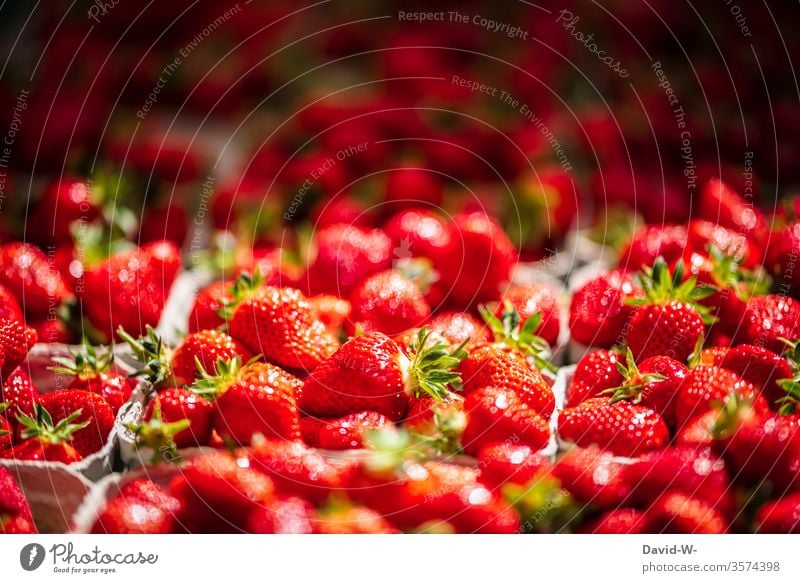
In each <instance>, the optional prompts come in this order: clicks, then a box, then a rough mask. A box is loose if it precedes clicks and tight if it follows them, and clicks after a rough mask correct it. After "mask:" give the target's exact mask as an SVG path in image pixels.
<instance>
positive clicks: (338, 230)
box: [303, 225, 392, 297]
mask: <svg viewBox="0 0 800 583" xmlns="http://www.w3.org/2000/svg"><path fill="white" fill-rule="evenodd" d="M391 247H392V244H391V241H390V240H389V237H388V236H387V235H386V233H384V232H383V231H382V230H380V229H364V228H361V227H356V226H349V225H333V226H331V227H326V228H324V229H320V230H319V231H318V232H317V233H316V248H317V249H316V254H315V255H314V256H313V259H311V260H310V262H309V265H308V269H307V271H306V274H305V277H304V278H303V281H304V285H305V286H306V287H307V291H308V292H309V293H311V294H321V293H327V294H336V295H339V296H344V297H346V296H348V295H349V294H350V292H351V291H352V290H353V288H354V287H355V285H356V284H357V283H358V282H359V281H361V280H362V279H364V278H365V277H367V276H369V275H372V274H373V273H378V272H379V271H383V270H385V269H388V268H389V267H390V266H391Z"/></svg>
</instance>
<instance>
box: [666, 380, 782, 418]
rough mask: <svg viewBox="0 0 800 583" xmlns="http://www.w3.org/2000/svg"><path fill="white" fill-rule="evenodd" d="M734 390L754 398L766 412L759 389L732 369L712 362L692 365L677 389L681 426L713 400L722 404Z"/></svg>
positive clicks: (708, 405)
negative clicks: (711, 363) (693, 366)
mask: <svg viewBox="0 0 800 583" xmlns="http://www.w3.org/2000/svg"><path fill="white" fill-rule="evenodd" d="M733 393H735V394H739V395H741V396H742V397H745V398H746V399H750V400H753V405H754V407H755V408H756V410H757V411H759V412H765V411H766V410H767V408H768V407H767V403H766V401H765V400H764V397H762V396H761V394H760V392H759V391H758V389H756V388H755V387H754V386H753V385H751V384H750V383H748V382H747V381H746V380H744V379H742V378H740V377H739V376H737V375H736V374H734V373H732V372H731V371H729V370H727V369H724V368H720V367H718V366H713V365H701V366H697V367H695V368H693V369H692V370H690V371H689V374H688V375H686V378H685V379H684V382H683V383H682V384H681V386H680V388H679V389H678V398H677V400H676V401H675V420H676V422H677V424H678V426H679V427H681V426H684V425H686V424H687V423H688V422H689V421H690V420H691V419H693V418H694V417H698V416H700V415H702V414H704V413H706V412H707V411H709V410H710V409H711V408H712V407H713V404H714V403H717V404H721V403H722V402H723V401H725V399H726V398H727V397H728V395H730V394H733Z"/></svg>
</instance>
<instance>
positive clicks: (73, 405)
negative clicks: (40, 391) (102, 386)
mask: <svg viewBox="0 0 800 583" xmlns="http://www.w3.org/2000/svg"><path fill="white" fill-rule="evenodd" d="M39 402H40V403H41V405H42V407H44V408H45V409H46V410H47V411H49V412H50V415H51V416H52V418H53V421H54V422H55V423H59V422H61V421H62V420H63V419H69V418H70V416H71V415H72V414H73V413H75V412H76V411H80V415H78V416H77V417H76V418H74V419H72V421H70V422H71V423H72V422H74V423H75V424H77V425H81V426H82V427H83V428H82V429H79V430H77V431H76V432H75V433H73V434H72V438H71V440H70V445H72V447H74V448H75V449H76V450H77V451H78V453H79V454H81V455H82V456H83V457H88V456H90V455H92V454H93V453H95V452H96V451H99V450H100V449H102V447H103V445H105V443H106V440H107V439H108V435H109V434H110V433H111V429H112V428H113V427H114V412H113V411H112V410H111V406H110V405H109V404H108V403H107V402H106V400H105V399H104V398H103V397H101V396H100V395H97V394H95V393H90V392H89V391H81V390H77V389H62V390H58V391H54V392H52V393H47V394H45V395H42V396H41V397H39ZM87 422H88V423H87ZM84 423H87V424H86V425H85V426H83V424H84Z"/></svg>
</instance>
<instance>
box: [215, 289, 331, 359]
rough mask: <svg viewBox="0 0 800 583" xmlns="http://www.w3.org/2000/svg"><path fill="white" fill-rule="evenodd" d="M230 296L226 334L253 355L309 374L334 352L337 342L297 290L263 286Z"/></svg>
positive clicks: (235, 292) (235, 290)
mask: <svg viewBox="0 0 800 583" xmlns="http://www.w3.org/2000/svg"><path fill="white" fill-rule="evenodd" d="M240 282H241V279H240V280H237V284H239V283H240ZM233 295H234V298H237V299H236V300H235V302H236V303H234V304H232V305H230V306H227V307H226V310H228V311H229V313H230V319H229V330H230V335H231V336H232V337H233V338H235V339H236V340H237V341H239V342H241V343H242V345H244V346H245V347H247V348H248V349H249V350H250V351H251V352H252V353H253V354H263V355H264V357H265V358H266V359H267V360H269V361H271V362H274V363H276V364H279V365H281V366H285V367H289V368H295V369H301V370H305V371H310V370H313V369H314V368H316V367H317V366H318V365H319V364H320V363H322V362H323V361H324V360H325V359H327V358H328V357H330V356H331V355H332V354H333V353H334V352H336V349H337V348H338V346H339V343H338V342H337V340H336V338H335V337H334V336H333V335H332V334H331V333H330V332H328V330H327V329H326V328H325V325H324V324H323V323H322V322H321V321H320V320H319V318H318V315H317V312H316V310H315V309H314V307H313V306H312V305H311V304H310V303H309V302H308V300H307V299H306V298H305V296H304V295H303V294H302V293H301V292H300V291H299V290H296V289H293V288H276V287H270V286H264V287H260V288H257V289H254V290H251V291H250V292H249V293H246V294H243V293H240V292H239V291H238V290H237V288H236V287H235V288H234V292H233ZM248 296H249V297H248Z"/></svg>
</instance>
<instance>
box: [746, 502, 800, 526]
mask: <svg viewBox="0 0 800 583" xmlns="http://www.w3.org/2000/svg"><path fill="white" fill-rule="evenodd" d="M755 523H756V532H759V533H772V534H798V533H800V493H796V494H790V495H788V496H785V497H783V498H780V499H778V500H774V501H772V502H767V503H766V504H764V505H763V506H762V507H761V508H759V510H758V514H757V515H756V520H755Z"/></svg>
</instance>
